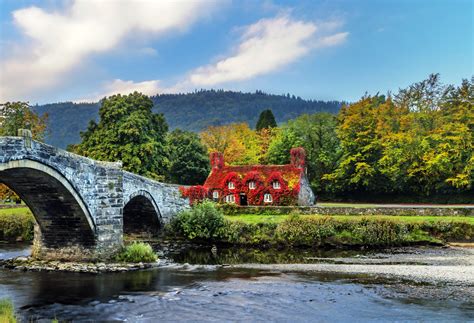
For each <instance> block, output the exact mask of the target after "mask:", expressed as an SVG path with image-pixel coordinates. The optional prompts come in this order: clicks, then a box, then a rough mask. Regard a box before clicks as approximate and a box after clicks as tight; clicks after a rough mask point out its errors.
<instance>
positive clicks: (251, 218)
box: [226, 214, 474, 225]
mask: <svg viewBox="0 0 474 323" xmlns="http://www.w3.org/2000/svg"><path fill="white" fill-rule="evenodd" d="M300 216H301V217H303V218H304V217H313V218H318V217H324V215H300ZM288 217H289V215H287V214H285V215H256V214H242V215H228V216H226V218H227V219H229V220H231V221H241V222H245V223H261V222H267V223H272V222H273V223H278V222H282V221H283V220H285V219H287V218H288ZM331 217H333V218H335V219H340V220H347V219H360V218H364V217H371V218H377V219H389V220H397V221H404V222H422V221H429V222H436V221H459V222H468V223H470V224H473V225H474V217H472V216H471V217H468V216H390V215H371V216H370V215H369V216H367V215H365V216H359V215H331Z"/></svg>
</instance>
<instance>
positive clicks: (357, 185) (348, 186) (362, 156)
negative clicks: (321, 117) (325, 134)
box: [324, 95, 385, 192]
mask: <svg viewBox="0 0 474 323" xmlns="http://www.w3.org/2000/svg"><path fill="white" fill-rule="evenodd" d="M384 103H385V97H384V96H378V95H377V96H373V97H372V96H365V97H363V98H362V99H361V100H359V101H358V102H356V103H354V104H350V105H347V106H344V107H343V108H342V109H341V111H340V113H339V116H338V119H339V125H338V127H337V136H338V138H339V140H340V142H341V147H342V158H341V160H340V163H339V165H338V167H337V168H336V169H335V170H334V172H333V173H331V174H329V175H325V176H324V179H325V180H327V181H329V184H330V185H331V187H332V190H334V191H341V192H344V191H359V190H360V191H368V190H378V189H380V187H381V186H383V185H384V179H383V176H381V173H380V172H379V170H378V167H377V162H378V160H379V159H380V156H381V153H382V147H381V141H380V138H379V134H378V133H377V124H378V108H379V106H380V105H381V104H384Z"/></svg>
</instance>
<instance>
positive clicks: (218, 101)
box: [33, 90, 342, 148]
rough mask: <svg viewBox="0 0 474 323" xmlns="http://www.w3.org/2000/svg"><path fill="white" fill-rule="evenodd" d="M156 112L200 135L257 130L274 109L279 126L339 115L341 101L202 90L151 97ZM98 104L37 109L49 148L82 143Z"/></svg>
mask: <svg viewBox="0 0 474 323" xmlns="http://www.w3.org/2000/svg"><path fill="white" fill-rule="evenodd" d="M151 99H152V101H153V112H155V113H162V114H163V115H164V116H165V118H166V121H167V123H168V125H169V128H170V129H171V130H173V129H182V130H189V131H194V132H198V131H201V130H203V129H205V128H206V127H208V126H211V125H224V124H229V123H234V122H246V123H249V124H250V125H251V127H254V126H255V124H256V122H257V118H258V116H259V113H260V112H261V111H262V110H264V109H269V108H270V109H272V111H273V113H274V115H275V118H276V121H277V122H278V123H282V122H285V121H287V120H289V119H292V118H295V117H297V116H299V115H301V114H303V113H315V112H329V113H337V112H338V111H339V108H340V107H341V104H342V103H341V102H339V101H317V100H304V99H302V98H300V97H296V96H294V95H290V94H286V95H273V94H266V93H264V92H262V91H256V92H254V93H242V92H234V91H224V90H200V91H196V92H193V93H186V94H161V95H156V96H153V97H151ZM100 106H101V102H99V103H73V102H62V103H53V104H45V105H37V106H34V107H33V109H34V111H35V112H36V113H38V114H40V115H42V114H44V113H46V114H48V116H49V119H48V132H47V136H46V138H45V140H46V142H47V143H48V144H51V145H53V146H56V147H60V148H66V146H67V145H69V144H77V143H79V142H80V141H81V138H80V135H79V133H80V132H81V131H85V130H86V129H87V125H88V123H89V121H90V120H94V121H96V122H97V121H98V118H99V107H100Z"/></svg>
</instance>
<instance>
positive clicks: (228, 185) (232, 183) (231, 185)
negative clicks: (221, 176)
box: [227, 181, 235, 190]
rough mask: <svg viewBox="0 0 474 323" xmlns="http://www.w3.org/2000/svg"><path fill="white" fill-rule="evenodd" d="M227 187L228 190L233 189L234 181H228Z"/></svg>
mask: <svg viewBox="0 0 474 323" xmlns="http://www.w3.org/2000/svg"><path fill="white" fill-rule="evenodd" d="M227 188H228V189H229V190H234V189H235V184H234V182H232V181H230V182H229V183H227Z"/></svg>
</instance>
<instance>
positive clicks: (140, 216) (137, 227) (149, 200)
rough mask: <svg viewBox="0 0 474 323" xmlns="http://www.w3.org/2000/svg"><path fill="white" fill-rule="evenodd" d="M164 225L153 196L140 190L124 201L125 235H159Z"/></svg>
mask: <svg viewBox="0 0 474 323" xmlns="http://www.w3.org/2000/svg"><path fill="white" fill-rule="evenodd" d="M162 225H163V220H162V217H161V212H160V209H159V208H158V204H157V203H156V201H155V199H154V198H153V196H152V195H151V194H150V193H149V192H147V191H145V190H138V191H135V192H134V193H132V194H130V195H129V197H128V199H127V200H126V201H124V208H123V232H124V233H125V234H151V235H154V234H157V233H158V232H159V231H160V229H161V227H162Z"/></svg>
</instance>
